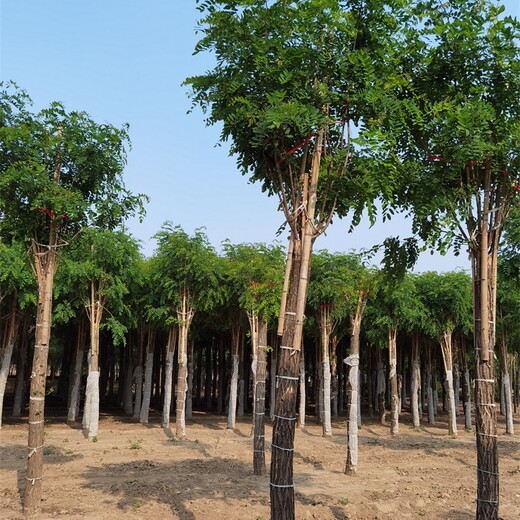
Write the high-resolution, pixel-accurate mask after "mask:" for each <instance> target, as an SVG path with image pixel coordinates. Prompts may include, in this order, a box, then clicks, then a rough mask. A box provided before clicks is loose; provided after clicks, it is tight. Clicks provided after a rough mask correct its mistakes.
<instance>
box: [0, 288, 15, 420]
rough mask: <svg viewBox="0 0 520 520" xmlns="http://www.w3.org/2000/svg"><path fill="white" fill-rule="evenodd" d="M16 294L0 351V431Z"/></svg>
mask: <svg viewBox="0 0 520 520" xmlns="http://www.w3.org/2000/svg"><path fill="white" fill-rule="evenodd" d="M17 302H18V294H17V292H16V291H15V292H14V294H13V302H12V304H11V315H10V317H9V324H8V325H7V330H6V334H5V344H4V345H3V349H2V351H1V354H2V356H1V357H2V362H1V364H0V429H1V428H2V415H3V408H4V396H5V388H6V386H7V376H8V375H9V369H10V368H11V358H12V356H13V349H14V343H15V340H16V334H17V331H18V324H19V319H18V313H17V307H18V305H17Z"/></svg>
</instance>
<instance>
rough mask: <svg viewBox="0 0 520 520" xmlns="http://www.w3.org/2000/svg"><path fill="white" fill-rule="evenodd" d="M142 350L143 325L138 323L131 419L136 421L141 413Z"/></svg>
mask: <svg viewBox="0 0 520 520" xmlns="http://www.w3.org/2000/svg"><path fill="white" fill-rule="evenodd" d="M143 350H144V326H143V325H142V324H140V325H139V329H138V332H137V357H136V363H135V369H134V377H133V379H134V381H135V399H134V413H133V415H132V420H134V421H138V420H139V415H140V413H141V401H142V397H143Z"/></svg>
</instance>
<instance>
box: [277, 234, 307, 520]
mask: <svg viewBox="0 0 520 520" xmlns="http://www.w3.org/2000/svg"><path fill="white" fill-rule="evenodd" d="M300 255H301V244H300V243H299V242H298V243H297V244H295V246H294V248H293V257H292V262H291V277H290V281H291V283H290V288H289V293H288V296H287V303H286V310H285V316H284V327H283V335H282V340H281V345H280V352H279V357H278V374H277V376H276V385H277V389H276V405H275V414H274V423H273V437H272V442H271V472H270V488H271V519H272V520H293V519H294V517H295V513H294V511H295V509H294V483H293V457H294V433H295V422H296V415H295V413H296V398H297V391H298V382H299V369H300V349H295V348H294V347H293V339H294V331H295V328H296V300H297V298H298V291H297V290H296V288H297V285H298V280H299V275H300V272H299V271H300V269H299V267H300Z"/></svg>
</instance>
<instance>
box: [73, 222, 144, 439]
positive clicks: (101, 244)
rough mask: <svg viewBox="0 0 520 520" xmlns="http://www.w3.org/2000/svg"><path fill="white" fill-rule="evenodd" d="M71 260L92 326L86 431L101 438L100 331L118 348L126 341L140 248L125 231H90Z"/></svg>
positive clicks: (75, 283)
mask: <svg viewBox="0 0 520 520" xmlns="http://www.w3.org/2000/svg"><path fill="white" fill-rule="evenodd" d="M67 260H68V273H69V276H70V277H71V280H70V281H71V284H72V285H73V286H74V288H75V291H76V294H78V295H79V297H80V298H81V300H82V302H83V304H84V306H85V309H86V314H87V318H88V320H89V323H90V349H89V355H88V376H87V387H86V394H85V407H84V413H83V428H84V429H85V431H86V433H87V435H88V437H90V438H92V437H96V436H97V434H98V423H99V376H100V367H99V338H100V331H101V329H102V328H106V329H108V330H109V331H110V332H111V333H112V338H113V341H114V344H115V345H117V344H124V343H125V341H126V337H125V334H126V332H127V329H126V327H125V325H124V323H123V320H122V319H121V317H123V318H124V317H125V315H127V314H128V310H127V306H126V302H125V298H126V296H127V295H128V293H129V287H128V285H129V283H130V280H132V279H134V278H135V277H136V276H137V267H138V260H139V246H138V243H137V242H136V241H135V240H134V239H133V238H132V237H131V236H129V235H128V234H126V233H125V232H123V231H111V230H103V229H96V228H87V229H85V230H83V232H82V233H81V236H80V237H78V238H77V239H76V240H75V241H74V242H73V244H72V246H71V251H70V254H69V256H68V258H67ZM107 313H108V316H106V315H107ZM104 315H105V318H104Z"/></svg>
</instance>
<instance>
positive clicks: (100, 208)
mask: <svg viewBox="0 0 520 520" xmlns="http://www.w3.org/2000/svg"><path fill="white" fill-rule="evenodd" d="M1 88H2V91H1V92H0V143H1V145H0V154H1V157H0V168H1V172H0V208H1V210H0V211H1V217H2V218H0V233H1V234H2V236H4V237H7V236H9V237H12V238H13V239H14V238H18V239H20V240H21V241H24V242H26V243H27V244H28V245H30V247H31V251H32V260H33V264H34V270H35V272H36V278H37V283H38V308H37V317H36V338H35V349H34V357H33V366H32V378H31V390H30V400H29V440H28V445H29V452H28V459H27V475H26V488H25V495H24V510H25V511H26V513H27V514H28V515H31V514H33V513H34V512H35V511H37V510H38V508H39V507H40V501H41V496H42V466H43V442H44V440H43V424H44V405H45V383H46V374H47V359H48V352H49V338H50V331H51V328H50V325H51V312H52V290H53V283H54V275H55V272H56V269H57V266H58V251H59V249H60V248H62V247H63V246H64V245H65V244H66V243H67V240H69V239H70V237H71V236H72V235H73V234H74V233H75V232H76V231H77V230H78V229H80V228H81V227H82V226H84V225H85V224H87V223H93V224H95V225H100V226H115V225H117V224H119V223H120V222H121V221H122V220H123V219H124V218H125V217H126V216H128V215H131V214H133V213H134V212H135V210H136V209H137V208H139V206H140V203H141V198H140V197H135V196H132V195H131V194H130V193H129V192H128V191H127V190H126V189H125V187H124V184H123V178H122V172H123V168H124V165H125V161H126V146H127V143H128V134H127V129H126V127H123V128H121V129H118V128H115V127H114V126H112V125H109V124H98V123H96V122H94V121H93V120H92V119H91V118H90V117H89V116H88V115H87V114H86V113H84V112H67V111H66V110H65V108H64V107H63V106H62V105H61V104H60V103H52V104H51V105H50V106H49V108H46V109H44V110H41V111H40V112H38V113H36V114H33V113H31V112H30V103H31V102H30V99H29V97H28V96H27V95H26V94H25V93H24V92H21V91H20V90H18V89H16V88H15V87H13V86H12V85H2V86H1Z"/></svg>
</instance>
